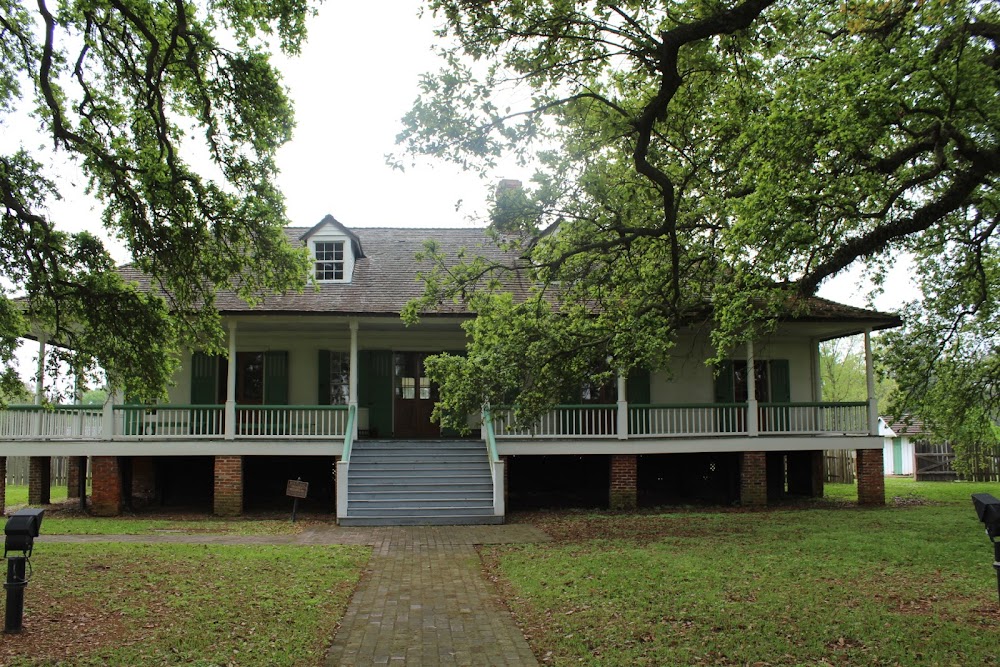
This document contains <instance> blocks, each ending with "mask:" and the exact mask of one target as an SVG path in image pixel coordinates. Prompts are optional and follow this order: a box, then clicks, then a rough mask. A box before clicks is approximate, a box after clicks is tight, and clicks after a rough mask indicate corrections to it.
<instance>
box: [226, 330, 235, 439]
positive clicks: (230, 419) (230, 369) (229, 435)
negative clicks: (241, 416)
mask: <svg viewBox="0 0 1000 667" xmlns="http://www.w3.org/2000/svg"><path fill="white" fill-rule="evenodd" d="M225 438H226V440H235V439H236V321H235V320H232V321H230V322H229V363H228V364H226V433H225Z"/></svg>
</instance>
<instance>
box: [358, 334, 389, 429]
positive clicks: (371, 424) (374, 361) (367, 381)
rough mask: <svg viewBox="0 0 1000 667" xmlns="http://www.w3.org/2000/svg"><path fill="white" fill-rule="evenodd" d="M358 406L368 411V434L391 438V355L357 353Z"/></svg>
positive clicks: (367, 352)
mask: <svg viewBox="0 0 1000 667" xmlns="http://www.w3.org/2000/svg"><path fill="white" fill-rule="evenodd" d="M358 405H359V406H361V407H364V408H368V434H369V435H371V436H372V437H382V438H387V437H389V436H391V435H392V352H391V351H389V350H360V351H359V352H358Z"/></svg>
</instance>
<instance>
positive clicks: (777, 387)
mask: <svg viewBox="0 0 1000 667" xmlns="http://www.w3.org/2000/svg"><path fill="white" fill-rule="evenodd" d="M768 371H769V372H770V375H771V396H770V397H769V400H770V402H771V403H791V402H792V385H791V377H790V372H789V369H788V359H772V360H771V362H770V368H769V369H768Z"/></svg>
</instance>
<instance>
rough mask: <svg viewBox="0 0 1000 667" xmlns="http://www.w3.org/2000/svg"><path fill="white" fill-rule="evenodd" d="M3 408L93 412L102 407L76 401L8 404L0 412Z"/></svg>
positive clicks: (22, 410) (19, 410)
mask: <svg viewBox="0 0 1000 667" xmlns="http://www.w3.org/2000/svg"><path fill="white" fill-rule="evenodd" d="M5 410H10V411H11V412H55V411H56V410H68V411H70V412H86V411H87V410H93V411H94V412H101V411H102V410H104V407H103V406H101V405H93V404H90V405H80V404H76V403H71V404H68V405H51V404H50V405H26V404H18V405H8V406H6V407H3V408H0V412H4V411H5Z"/></svg>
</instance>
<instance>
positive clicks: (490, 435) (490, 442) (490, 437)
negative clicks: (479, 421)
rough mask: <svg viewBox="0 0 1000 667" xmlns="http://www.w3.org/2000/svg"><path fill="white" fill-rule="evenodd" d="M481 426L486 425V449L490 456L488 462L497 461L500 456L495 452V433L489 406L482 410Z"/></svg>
mask: <svg viewBox="0 0 1000 667" xmlns="http://www.w3.org/2000/svg"><path fill="white" fill-rule="evenodd" d="M483 426H485V427H486V449H487V452H488V453H489V456H490V462H492V463H499V462H500V456H499V454H497V434H496V431H495V430H494V429H493V416H492V415H491V414H490V410H489V408H486V409H485V410H483Z"/></svg>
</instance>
